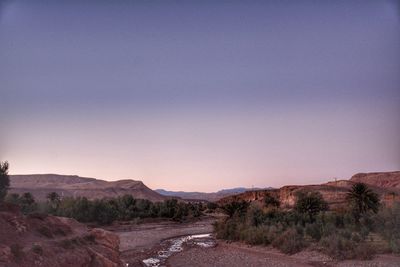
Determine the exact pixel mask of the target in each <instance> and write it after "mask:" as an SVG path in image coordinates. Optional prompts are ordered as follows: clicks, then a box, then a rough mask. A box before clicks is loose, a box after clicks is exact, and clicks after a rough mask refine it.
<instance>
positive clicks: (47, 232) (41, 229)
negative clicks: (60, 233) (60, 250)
mask: <svg viewBox="0 0 400 267" xmlns="http://www.w3.org/2000/svg"><path fill="white" fill-rule="evenodd" d="M37 231H38V233H40V234H41V235H43V236H45V237H47V238H53V233H52V231H51V229H50V228H49V227H47V226H41V227H39V228H38V229H37Z"/></svg>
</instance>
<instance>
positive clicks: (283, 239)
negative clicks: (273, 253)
mask: <svg viewBox="0 0 400 267" xmlns="http://www.w3.org/2000/svg"><path fill="white" fill-rule="evenodd" d="M272 245H273V246H274V247H276V248H278V249H279V250H280V251H282V252H283V253H286V254H294V253H297V252H299V251H301V250H302V249H303V248H305V247H306V243H305V241H304V238H303V236H302V235H300V234H299V233H298V232H297V231H296V229H294V228H290V229H287V230H286V231H285V232H283V233H282V234H281V235H280V236H278V237H277V238H275V240H274V241H273V242H272Z"/></svg>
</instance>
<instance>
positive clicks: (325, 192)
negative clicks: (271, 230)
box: [219, 172, 400, 209]
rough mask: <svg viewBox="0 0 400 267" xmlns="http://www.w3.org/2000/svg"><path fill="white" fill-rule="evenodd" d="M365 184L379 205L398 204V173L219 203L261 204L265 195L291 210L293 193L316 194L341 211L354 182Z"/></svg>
mask: <svg viewBox="0 0 400 267" xmlns="http://www.w3.org/2000/svg"><path fill="white" fill-rule="evenodd" d="M358 182H362V183H366V184H368V185H369V187H370V188H371V189H372V190H374V191H375V192H376V193H377V194H379V196H380V199H381V202H382V203H384V204H385V205H389V206H390V205H392V204H393V203H394V202H396V201H400V172H381V173H365V174H364V173H360V174H356V175H354V176H353V177H352V178H351V179H350V180H338V181H332V182H328V183H325V184H321V185H289V186H283V187H281V188H279V189H271V190H257V191H248V192H245V193H242V194H238V195H233V196H229V197H225V198H223V199H221V200H220V201H219V203H220V204H224V203H227V202H230V201H234V200H245V201H249V202H252V201H258V202H263V201H264V198H265V195H267V194H271V195H273V196H275V197H276V198H278V199H279V200H280V202H281V206H282V207H284V208H292V207H293V206H294V204H295V201H296V192H298V191H300V190H307V191H318V192H320V193H321V194H322V196H323V198H324V199H325V201H326V202H328V205H329V207H330V208H331V209H340V208H343V207H344V206H345V205H346V193H347V191H348V190H349V189H350V187H351V186H352V185H353V184H354V183H358Z"/></svg>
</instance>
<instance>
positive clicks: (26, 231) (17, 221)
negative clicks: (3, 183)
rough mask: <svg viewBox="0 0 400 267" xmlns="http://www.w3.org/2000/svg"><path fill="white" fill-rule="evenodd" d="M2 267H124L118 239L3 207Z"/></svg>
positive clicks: (68, 221) (0, 232)
mask: <svg viewBox="0 0 400 267" xmlns="http://www.w3.org/2000/svg"><path fill="white" fill-rule="evenodd" d="M0 226H1V227H0V266H7V267H13V266H44V267H47V266H48V267H53V266H77V267H78V266H82V267H83V266H93V267H94V266H103V267H118V266H122V263H121V260H120V257H119V238H118V236H117V235H115V234H113V233H111V232H108V231H105V230H103V229H97V228H95V229H88V228H87V227H86V226H85V225H83V224H80V223H78V222H77V221H75V220H73V219H69V218H61V217H54V216H46V215H29V216H24V215H22V214H21V213H20V212H19V211H17V210H16V208H15V207H12V206H10V205H5V204H3V205H1V206H0Z"/></svg>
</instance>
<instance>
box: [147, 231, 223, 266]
mask: <svg viewBox="0 0 400 267" xmlns="http://www.w3.org/2000/svg"><path fill="white" fill-rule="evenodd" d="M184 244H187V245H191V246H199V247H203V248H209V247H213V246H215V240H214V239H213V238H212V236H211V234H200V235H187V236H182V237H179V238H173V239H168V240H165V241H163V242H162V243H161V247H162V249H161V250H159V251H158V252H157V255H155V256H153V257H151V258H148V259H145V260H143V263H144V264H145V265H146V266H148V267H162V266H164V264H165V262H166V260H167V259H168V258H169V257H170V256H171V255H172V254H174V253H178V252H181V251H182V250H183V245H184Z"/></svg>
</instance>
